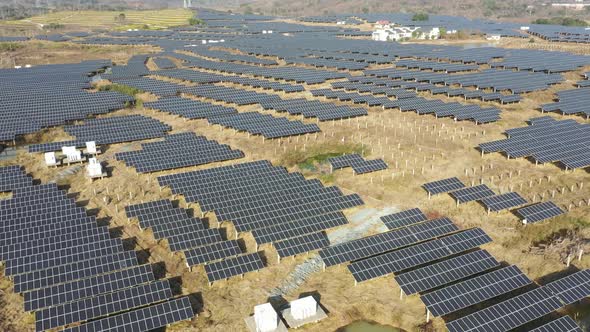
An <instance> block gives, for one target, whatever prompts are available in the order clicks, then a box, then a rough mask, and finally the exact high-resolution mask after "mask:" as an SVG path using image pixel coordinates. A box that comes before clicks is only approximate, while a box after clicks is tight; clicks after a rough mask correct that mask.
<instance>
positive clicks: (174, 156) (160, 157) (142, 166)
mask: <svg viewBox="0 0 590 332" xmlns="http://www.w3.org/2000/svg"><path fill="white" fill-rule="evenodd" d="M141 147H142V149H141V150H139V151H127V152H119V153H117V154H115V158H116V159H117V160H122V161H124V162H125V164H127V165H128V166H132V167H135V169H136V170H137V172H138V173H148V172H158V171H163V170H168V169H174V168H181V167H189V166H198V165H204V164H209V163H213V162H220V161H226V160H232V159H239V158H243V157H244V153H243V152H242V151H240V150H232V149H231V148H230V147H229V146H228V145H225V144H219V143H218V142H217V141H212V140H208V139H206V138H205V137H203V136H197V135H196V134H195V133H192V132H186V133H179V134H173V135H167V136H165V137H164V140H163V141H159V142H152V143H144V144H142V145H141Z"/></svg>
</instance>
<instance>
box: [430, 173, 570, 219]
mask: <svg viewBox="0 0 590 332" xmlns="http://www.w3.org/2000/svg"><path fill="white" fill-rule="evenodd" d="M422 187H423V188H424V189H425V190H426V191H427V192H428V195H429V197H430V196H432V195H438V194H442V193H449V194H450V195H451V197H453V199H455V201H456V202H457V204H462V203H467V202H473V201H479V202H481V204H482V205H483V206H484V207H485V208H486V209H487V210H488V212H491V211H494V212H499V211H502V210H507V209H514V208H517V207H519V206H523V205H525V204H527V200H526V199H524V198H523V197H522V196H520V195H519V194H518V193H515V192H508V193H505V194H500V195H496V194H495V193H494V191H492V190H491V189H490V188H489V187H488V186H487V185H485V184H480V185H477V186H473V187H465V184H463V182H461V181H460V180H459V179H457V178H448V179H443V180H438V181H433V182H428V183H425V184H424V185H423V186H422ZM515 213H516V214H517V215H518V216H519V217H520V218H521V219H522V221H523V223H525V224H526V223H536V222H540V221H543V220H546V219H550V218H554V217H557V216H559V215H562V214H564V213H565V211H563V210H562V209H561V208H559V207H558V206H557V205H555V203H553V202H550V201H549V202H541V203H537V204H531V205H529V206H526V207H522V208H518V209H515Z"/></svg>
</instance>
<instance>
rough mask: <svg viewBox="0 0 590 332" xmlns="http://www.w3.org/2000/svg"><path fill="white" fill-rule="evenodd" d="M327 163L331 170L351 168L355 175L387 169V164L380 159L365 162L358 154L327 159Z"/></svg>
mask: <svg viewBox="0 0 590 332" xmlns="http://www.w3.org/2000/svg"><path fill="white" fill-rule="evenodd" d="M328 161H329V162H330V165H331V166H332V170H333V171H334V170H338V169H342V168H346V167H352V170H353V171H354V173H355V174H365V173H371V172H377V171H382V170H385V169H387V167H388V166H387V163H385V162H384V161H383V160H382V159H374V160H366V159H365V158H363V157H361V156H360V155H359V154H356V153H353V154H349V155H342V156H338V157H332V158H329V159H328Z"/></svg>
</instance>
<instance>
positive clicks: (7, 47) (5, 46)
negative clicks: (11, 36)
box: [0, 42, 25, 52]
mask: <svg viewBox="0 0 590 332" xmlns="http://www.w3.org/2000/svg"><path fill="white" fill-rule="evenodd" d="M23 47H25V46H24V45H22V44H19V43H10V42H4V43H0V52H13V51H16V50H18V49H20V48H23Z"/></svg>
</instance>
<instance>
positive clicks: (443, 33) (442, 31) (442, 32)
mask: <svg viewBox="0 0 590 332" xmlns="http://www.w3.org/2000/svg"><path fill="white" fill-rule="evenodd" d="M438 33H439V35H440V38H441V39H444V38H445V37H446V36H447V29H445V28H439V29H438Z"/></svg>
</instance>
